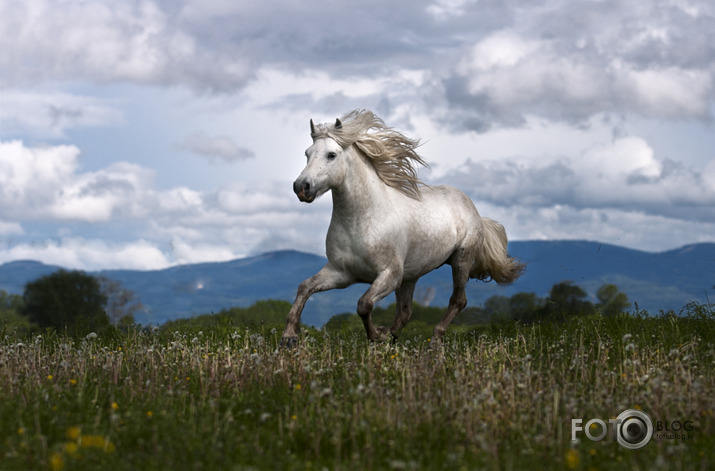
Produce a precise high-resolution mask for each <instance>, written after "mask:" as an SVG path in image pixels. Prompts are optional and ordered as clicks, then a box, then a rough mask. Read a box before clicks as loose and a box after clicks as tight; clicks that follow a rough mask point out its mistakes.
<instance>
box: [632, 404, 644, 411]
mask: <svg viewBox="0 0 715 471" xmlns="http://www.w3.org/2000/svg"><path fill="white" fill-rule="evenodd" d="M633 408H634V409H635V410H643V409H641V406H639V405H638V404H636V405H635V406H633Z"/></svg>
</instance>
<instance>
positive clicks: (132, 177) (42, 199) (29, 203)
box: [0, 141, 153, 222]
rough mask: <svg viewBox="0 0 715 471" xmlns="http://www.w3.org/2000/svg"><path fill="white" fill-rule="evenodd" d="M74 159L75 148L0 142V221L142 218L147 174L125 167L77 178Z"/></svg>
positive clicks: (132, 166) (149, 176) (148, 180)
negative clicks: (143, 193)
mask: <svg viewBox="0 0 715 471" xmlns="http://www.w3.org/2000/svg"><path fill="white" fill-rule="evenodd" d="M79 156H80V151H79V149H78V148H77V147H75V146H65V145H61V146H46V147H26V146H25V145H24V144H23V142H22V141H8V142H1V141H0V217H10V218H13V219H16V220H21V221H22V220H37V219H42V218H50V219H57V220H79V221H87V222H98V221H108V220H110V219H111V218H112V217H114V216H122V215H125V216H126V215H134V216H136V215H140V214H142V209H141V208H142V205H141V204H138V203H139V200H140V199H141V198H142V192H143V191H144V190H145V189H146V188H148V187H149V186H150V185H151V184H152V179H153V172H151V171H150V170H147V169H145V168H142V167H140V166H138V165H135V164H129V163H126V162H118V163H115V164H112V165H110V166H109V167H107V168H104V169H101V170H98V171H94V172H82V171H81V170H80V165H79V164H80V162H79Z"/></svg>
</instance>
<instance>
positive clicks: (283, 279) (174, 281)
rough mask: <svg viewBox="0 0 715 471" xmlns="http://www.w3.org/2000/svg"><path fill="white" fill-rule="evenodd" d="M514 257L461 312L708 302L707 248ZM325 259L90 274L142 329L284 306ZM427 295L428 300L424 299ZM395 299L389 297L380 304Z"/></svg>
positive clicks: (17, 269) (5, 269)
mask: <svg viewBox="0 0 715 471" xmlns="http://www.w3.org/2000/svg"><path fill="white" fill-rule="evenodd" d="M509 249H510V251H511V253H512V255H514V256H516V257H518V258H520V259H521V260H522V261H524V262H526V263H527V265H528V268H527V271H526V273H525V274H524V276H522V277H521V278H520V279H519V280H518V281H517V282H516V283H514V284H513V285H512V286H507V287H503V286H497V285H496V284H495V283H482V282H476V281H470V283H469V284H468V288H467V296H468V298H469V305H472V306H478V305H481V304H482V303H483V302H484V301H485V300H486V299H487V298H489V297H490V296H493V295H503V296H511V295H512V294H515V293H517V292H533V293H536V294H537V295H539V296H542V297H545V296H546V295H547V294H548V292H549V289H550V288H551V286H553V285H554V284H555V283H558V282H560V281H567V280H570V281H573V282H574V283H576V284H577V285H579V286H581V287H582V288H584V289H585V290H586V291H587V292H588V293H589V295H590V296H591V297H592V300H595V292H596V290H597V289H598V288H599V287H600V286H601V285H603V284H605V283H613V284H615V285H617V286H618V287H619V288H620V290H621V291H623V292H625V293H626V294H627V295H628V299H629V300H630V301H631V302H637V303H638V306H639V307H640V308H641V309H645V310H647V311H649V312H651V313H653V314H655V313H658V312H659V311H660V310H663V311H667V310H670V309H673V310H675V311H676V312H678V311H679V310H680V309H681V308H682V307H683V306H684V305H685V304H687V303H688V302H691V301H697V302H701V303H704V302H706V301H707V298H708V297H709V299H710V301H712V302H715V243H702V244H695V245H688V246H685V247H682V248H680V249H677V250H670V251H667V252H661V253H650V252H642V251H638V250H632V249H626V248H623V247H618V246H614V245H608V244H600V243H598V242H585V241H525V242H512V243H511V244H510V246H509ZM325 262H326V259H325V258H324V257H321V256H318V255H313V254H307V253H301V252H296V251H280V252H270V253H266V254H262V255H258V256H255V257H248V258H243V259H239V260H233V261H230V262H221V263H200V264H193V265H182V266H176V267H171V268H167V269H164V270H155V271H135V270H105V271H101V272H93V273H92V274H95V275H104V276H107V277H109V278H112V279H115V280H117V281H119V282H121V283H122V284H123V286H124V287H126V288H128V289H131V290H132V291H134V292H135V293H136V294H137V295H138V296H139V298H140V299H141V301H142V303H143V304H144V306H145V308H146V312H144V313H142V314H140V315H138V316H137V321H138V322H141V323H142V324H149V323H152V324H160V323H163V322H165V321H167V320H169V319H176V318H181V317H190V316H194V315H197V314H205V313H210V312H218V311H220V310H221V309H223V308H228V307H231V306H248V305H251V304H253V303H254V302H255V301H257V300H261V299H284V300H288V301H292V300H293V298H294V296H295V292H296V289H297V287H298V284H299V283H300V282H301V281H302V280H303V279H305V278H307V277H309V276H310V275H312V274H314V273H315V272H317V271H318V270H319V269H320V268H321V267H322V266H323V265H324V264H325ZM59 268H60V267H57V266H50V265H44V264H42V263H39V262H33V261H16V262H9V263H5V264H3V265H0V289H4V290H5V291H8V292H10V293H22V291H23V289H24V285H25V283H27V282H28V281H31V280H34V279H36V278H38V277H40V276H43V275H46V274H49V273H52V272H54V271H56V270H58V269H59ZM365 289H366V285H355V286H351V287H350V288H347V289H345V290H336V291H329V292H325V293H318V294H315V295H314V296H313V297H312V298H311V299H310V301H309V302H308V305H307V306H306V309H305V311H304V314H303V319H302V320H303V322H304V323H306V324H310V325H316V326H320V325H322V324H324V323H325V322H326V321H327V320H328V319H330V317H331V316H333V315H334V314H338V313H342V312H354V310H355V305H356V303H357V300H358V298H359V297H360V295H361V294H362V293H363V292H364V291H365ZM451 290H452V281H451V271H450V268H449V267H442V268H440V269H439V270H436V271H434V272H432V273H430V274H428V275H427V276H425V277H423V278H422V279H421V280H420V283H419V284H418V287H417V297H422V298H424V299H429V298H431V304H432V305H435V306H446V305H447V303H448V301H449V296H450V294H451ZM428 292H431V293H430V294H431V295H430V296H427V293H428ZM393 301H394V296H390V297H388V298H387V299H386V300H384V301H383V302H382V303H381V304H382V305H386V304H389V303H391V302H393Z"/></svg>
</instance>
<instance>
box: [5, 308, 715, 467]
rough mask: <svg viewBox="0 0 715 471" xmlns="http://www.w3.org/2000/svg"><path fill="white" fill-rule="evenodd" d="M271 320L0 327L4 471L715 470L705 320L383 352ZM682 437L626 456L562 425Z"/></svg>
mask: <svg viewBox="0 0 715 471" xmlns="http://www.w3.org/2000/svg"><path fill="white" fill-rule="evenodd" d="M280 332H281V326H279V325H277V326H275V328H273V327H272V326H267V327H262V328H255V329H252V330H248V329H246V328H237V327H234V326H231V325H226V324H221V323H218V324H216V325H213V326H210V327H209V328H206V329H204V330H201V331H199V330H196V329H189V328H186V329H183V330H174V329H172V328H159V329H154V330H137V329H129V330H128V331H126V332H124V333H115V334H112V335H109V336H107V337H101V336H99V337H97V336H94V335H92V334H90V335H89V336H87V337H81V338H70V337H67V336H63V335H59V334H56V333H53V332H52V331H47V332H45V333H43V334H42V335H32V336H18V335H17V334H15V333H14V332H8V331H4V332H3V331H2V328H1V327H0V334H1V335H0V424H2V428H0V470H3V471H4V470H53V471H58V470H83V469H87V470H97V469H111V470H202V469H205V470H254V469H255V470H263V469H315V470H320V469H329V470H341V469H344V470H349V469H360V470H364V469H367V470H369V469H386V470H391V469H392V470H410V469H449V470H460V469H465V470H471V469H583V470H591V469H594V470H605V469H634V470H652V469H668V470H679V469H688V470H691V469H713V466H715V462H714V451H713V450H715V415H714V410H715V318H714V317H713V315H712V311H711V310H709V309H699V310H698V309H695V310H694V311H693V312H691V313H690V315H688V316H686V317H675V316H659V317H649V316H645V315H640V314H636V315H619V316H614V317H602V316H588V317H578V316H575V317H572V318H571V319H569V320H567V321H566V322H542V323H540V324H533V325H523V324H519V323H515V322H503V323H496V324H491V325H486V326H481V327H470V328H467V327H458V328H453V329H451V330H450V331H449V332H448V335H447V338H446V339H445V342H444V344H443V345H442V346H435V345H433V342H432V341H431V339H430V338H429V330H428V328H427V327H420V326H416V327H413V328H412V329H411V330H408V332H407V333H406V335H405V336H404V337H403V338H402V339H400V341H399V342H398V343H397V344H396V345H390V344H377V345H371V344H368V342H367V341H366V340H365V337H364V334H363V333H362V332H360V331H343V332H340V333H337V332H328V331H321V330H315V329H305V330H304V333H303V338H302V341H301V343H300V345H299V346H298V347H297V348H295V349H292V350H282V349H279V348H278V342H279V337H280ZM631 408H635V409H641V410H643V411H644V412H646V413H647V414H649V416H650V417H651V418H652V419H653V421H654V422H656V421H660V422H661V423H668V424H671V426H672V424H674V423H676V422H677V423H680V424H683V423H686V421H690V422H688V423H689V424H691V425H692V427H691V432H689V433H690V436H687V435H686V437H685V438H677V437H676V438H669V437H661V438H660V439H658V438H657V437H656V436H654V437H653V439H652V440H651V442H650V443H649V444H648V445H646V446H645V447H644V448H641V449H639V450H628V449H626V448H623V447H621V446H620V445H618V444H617V443H616V442H615V440H614V439H613V438H612V436H611V434H609V435H607V437H606V438H605V439H604V440H602V441H598V442H595V441H591V440H589V439H588V438H586V436H585V435H583V433H581V434H580V436H579V440H578V441H576V442H573V441H572V440H571V419H572V418H580V419H583V423H584V424H585V423H586V422H587V421H588V420H589V419H592V418H601V419H603V420H604V421H606V422H607V419H609V418H614V417H616V416H617V415H618V414H619V413H620V412H622V411H623V410H624V409H631Z"/></svg>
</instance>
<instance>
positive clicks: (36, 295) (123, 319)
mask: <svg viewBox="0 0 715 471" xmlns="http://www.w3.org/2000/svg"><path fill="white" fill-rule="evenodd" d="M140 309H142V304H141V302H140V301H139V300H138V299H136V296H135V295H134V293H133V292H132V291H130V290H128V289H125V288H124V287H122V285H121V284H120V283H119V282H117V281H115V280H111V279H109V278H106V277H102V276H100V277H95V276H91V275H88V274H86V273H84V272H82V271H77V270H74V271H68V270H58V271H56V272H54V273H52V274H50V275H46V276H42V277H40V278H38V279H36V280H34V281H30V282H28V283H27V284H26V285H25V289H24V292H23V294H22V295H18V294H8V293H7V292H5V291H4V290H0V328H2V327H5V328H6V329H8V328H9V329H15V330H17V331H18V333H20V334H29V333H32V332H36V331H38V330H44V329H53V330H56V331H58V332H62V333H67V334H69V335H72V336H79V335H86V334H88V333H90V332H95V333H97V334H99V333H106V332H107V331H111V330H112V329H117V328H120V329H121V328H123V327H127V326H131V325H134V323H135V322H134V314H135V313H136V312H138V311H139V310H140ZM3 324H4V325H3Z"/></svg>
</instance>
